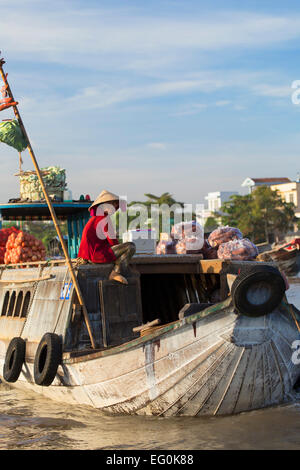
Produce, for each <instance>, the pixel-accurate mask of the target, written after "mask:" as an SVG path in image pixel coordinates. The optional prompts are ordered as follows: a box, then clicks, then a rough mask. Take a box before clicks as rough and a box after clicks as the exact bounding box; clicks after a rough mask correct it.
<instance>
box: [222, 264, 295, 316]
mask: <svg viewBox="0 0 300 470" xmlns="http://www.w3.org/2000/svg"><path fill="white" fill-rule="evenodd" d="M258 290H260V292H258ZM285 290H286V286H285V282H284V279H283V277H282V276H281V274H280V272H279V270H278V269H277V268H275V267H273V266H267V265H263V266H259V265H255V266H251V267H247V268H244V269H242V271H241V273H240V274H239V275H238V276H237V278H236V279H235V280H234V282H233V284H232V287H231V296H232V300H233V305H234V307H235V308H236V310H237V311H238V312H239V313H241V314H243V315H247V316H250V317H260V316H263V315H266V314H268V313H271V312H272V311H273V310H274V309H275V308H276V307H277V306H278V305H279V303H280V302H281V300H282V298H283V296H284V293H285ZM259 296H262V297H261V301H260V298H259ZM263 297H264V298H263Z"/></svg>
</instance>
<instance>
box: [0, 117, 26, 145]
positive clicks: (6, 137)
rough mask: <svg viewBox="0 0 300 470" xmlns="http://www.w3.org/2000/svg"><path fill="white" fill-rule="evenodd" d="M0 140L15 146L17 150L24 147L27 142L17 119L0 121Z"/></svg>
mask: <svg viewBox="0 0 300 470" xmlns="http://www.w3.org/2000/svg"><path fill="white" fill-rule="evenodd" d="M0 142H3V143H5V144H7V145H9V146H10V147H13V148H15V149H16V150H18V152H23V150H25V149H26V147H27V145H28V142H27V139H26V138H25V136H24V134H23V132H22V129H21V127H20V124H19V123H18V121H17V120H15V119H14V120H12V121H4V122H1V123H0Z"/></svg>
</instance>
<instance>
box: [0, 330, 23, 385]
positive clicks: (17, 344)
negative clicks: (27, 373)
mask: <svg viewBox="0 0 300 470" xmlns="http://www.w3.org/2000/svg"><path fill="white" fill-rule="evenodd" d="M25 348H26V346H25V341H24V339H22V338H20V337H15V338H13V339H12V340H11V341H10V343H9V345H8V348H7V351H6V355H5V360H4V366H3V378H4V380H6V382H16V381H17V380H18V378H19V375H20V373H21V370H22V366H23V364H24V361H25Z"/></svg>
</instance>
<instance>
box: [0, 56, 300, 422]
mask: <svg viewBox="0 0 300 470" xmlns="http://www.w3.org/2000/svg"><path fill="white" fill-rule="evenodd" d="M3 64H4V60H3V59H0V74H1V76H2V79H3V81H4V93H8V95H9V98H5V100H6V104H5V106H6V107H7V106H12V107H13V110H14V113H15V116H16V118H17V120H18V121H19V123H20V128H21V130H22V132H23V134H24V136H25V137H26V139H27V141H28V147H27V148H28V151H29V154H30V156H31V158H32V161H33V164H34V167H35V170H36V173H37V176H38V178H39V181H40V184H41V187H42V190H43V193H44V195H45V199H46V202H47V205H48V208H49V211H50V214H51V218H52V220H53V222H54V225H55V228H56V230H57V234H58V237H59V240H60V242H61V245H62V248H63V252H64V255H65V260H63V261H62V262H59V261H52V262H39V263H27V264H23V265H22V264H18V265H7V266H6V265H2V266H0V375H1V378H2V380H5V381H7V382H8V383H10V384H11V385H13V386H15V387H20V388H24V389H30V390H32V391H35V392H37V393H40V394H43V395H45V396H47V397H49V398H52V399H54V400H58V401H62V402H63V403H66V404H81V405H82V404H85V405H90V406H93V407H95V408H98V409H101V410H103V411H105V412H109V413H113V414H123V413H125V414H126V413H127V414H140V415H158V416H177V415H183V416H196V415H203V414H207V415H222V414H232V413H238V412H241V411H247V410H251V409H255V408H262V407H265V406H270V405H275V404H280V403H284V402H286V401H290V400H293V399H294V398H295V397H296V393H295V386H297V385H298V383H299V375H300V366H299V364H298V362H300V361H298V360H297V357H296V358H295V353H297V350H296V351H295V344H296V345H297V343H295V341H296V340H297V339H298V337H299V331H300V326H299V321H300V319H299V316H298V311H297V309H296V308H294V307H293V306H292V305H290V304H288V303H287V300H286V297H285V289H286V285H285V283H284V280H283V278H282V276H281V274H280V272H279V271H278V269H276V268H275V267H274V263H261V262H260V263H255V262H229V261H221V260H202V258H201V256H200V255H198V256H194V255H181V256H176V255H169V256H148V257H147V256H136V257H134V258H133V261H132V264H131V267H130V271H129V272H128V273H127V278H128V280H129V284H128V285H121V284H119V283H115V282H114V281H110V280H109V279H108V276H109V273H110V272H111V269H112V265H89V264H88V265H82V266H78V265H77V264H76V262H73V261H72V260H71V259H70V256H69V254H68V251H67V249H66V246H65V243H64V239H63V236H62V234H61V231H60V228H59V224H58V222H57V217H56V213H55V211H54V207H53V205H52V202H51V200H50V198H49V196H48V193H47V190H46V188H45V185H44V182H43V179H42V176H41V172H40V170H39V167H38V164H37V161H36V159H35V155H34V152H33V150H32V147H31V144H30V142H29V139H28V136H27V134H26V131H25V128H24V125H23V122H22V120H21V117H20V114H19V111H18V108H17V104H18V103H17V102H16V101H15V100H14V97H13V95H12V93H11V90H10V87H9V85H8V83H7V75H6V74H4V72H3V68H2V67H3ZM7 100H9V101H7ZM7 103H8V104H7ZM0 109H1V108H0ZM21 268H22V269H21ZM23 268H25V269H23ZM152 325H155V327H152ZM296 355H297V354H296Z"/></svg>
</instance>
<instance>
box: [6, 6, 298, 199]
mask: <svg viewBox="0 0 300 470" xmlns="http://www.w3.org/2000/svg"><path fill="white" fill-rule="evenodd" d="M0 7H1V8H0V15H1V17H0V50H1V51H2V56H3V57H4V59H5V60H6V64H5V65H4V71H5V72H7V73H8V81H9V83H10V85H11V88H12V90H13V94H14V97H15V99H16V100H17V101H18V102H19V111H20V114H21V116H22V119H23V122H24V124H25V127H26V130H27V133H28V135H29V137H30V140H31V144H32V147H33V149H34V152H35V155H36V158H37V160H38V163H39V166H40V167H41V168H43V167H47V166H52V165H57V166H60V167H62V168H65V169H66V174H67V183H68V187H69V189H70V190H71V191H72V193H73V198H79V196H80V195H81V194H84V195H85V194H89V195H90V196H91V198H92V199H94V198H95V197H97V195H98V194H99V193H100V192H101V191H102V189H107V190H110V191H112V192H114V193H117V194H120V195H126V196H127V198H128V200H129V201H130V200H145V199H146V198H145V196H144V194H145V193H153V194H156V195H160V194H162V193H164V192H169V193H171V194H172V195H173V197H174V198H175V199H176V200H178V201H183V202H186V203H193V204H196V203H203V202H204V198H205V195H207V193H208V192H214V191H237V192H240V191H242V187H241V184H242V182H243V181H244V180H245V179H246V178H247V177H256V178H259V177H273V176H276V177H278V176H286V177H289V178H291V179H292V180H295V179H296V177H297V173H298V172H300V162H299V164H298V161H299V158H298V156H299V153H300V114H299V112H300V104H295V103H294V102H293V100H292V93H293V92H295V90H293V89H292V84H293V82H295V81H296V80H300V70H299V63H300V61H299V39H300V4H299V1H298V0H295V1H294V0H286V1H285V2H282V1H281V0H257V1H255V0H243V2H241V1H240V0H239V1H237V0H226V2H225V1H224V0H211V1H209V2H208V1H202V0H122V1H121V0H109V1H105V0H52V1H51V2H49V1H44V0H10V1H9V2H7V1H4V0H0ZM299 84H300V82H299ZM299 96H300V93H299ZM12 117H13V112H12V110H6V111H2V112H1V116H0V119H1V120H2V119H7V118H12ZM22 158H23V162H24V163H23V169H24V170H27V169H32V168H33V166H32V162H31V159H30V156H29V154H28V152H27V151H25V152H23V154H22ZM17 172H18V153H17V152H16V150H14V149H13V148H11V147H8V146H7V145H5V144H1V143H0V201H2V202H7V201H8V200H9V199H10V198H15V197H19V180H18V177H17V176H15V175H16V173H17Z"/></svg>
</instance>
